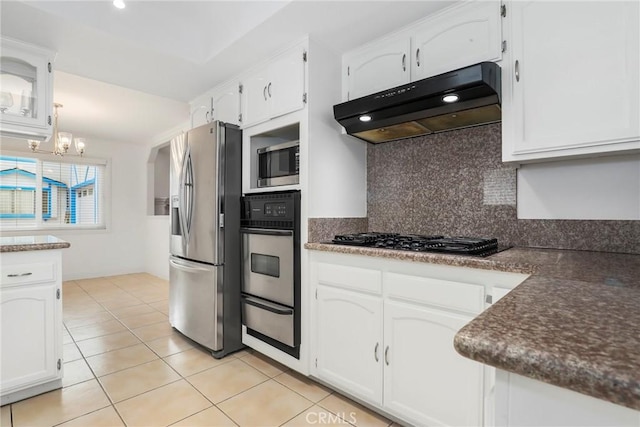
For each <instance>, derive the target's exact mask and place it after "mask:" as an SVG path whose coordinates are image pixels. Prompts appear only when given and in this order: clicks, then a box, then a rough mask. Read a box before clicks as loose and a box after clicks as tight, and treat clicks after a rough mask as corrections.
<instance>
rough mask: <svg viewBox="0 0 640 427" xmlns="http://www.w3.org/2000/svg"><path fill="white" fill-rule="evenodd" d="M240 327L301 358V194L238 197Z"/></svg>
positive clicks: (292, 192) (276, 193)
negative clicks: (240, 259) (240, 265)
mask: <svg viewBox="0 0 640 427" xmlns="http://www.w3.org/2000/svg"><path fill="white" fill-rule="evenodd" d="M240 234H241V237H242V239H241V240H242V323H243V325H245V326H246V327H247V333H248V334H249V335H251V336H254V337H256V338H258V339H260V340H262V341H264V342H266V343H267V344H269V345H271V346H273V347H276V348H277V349H279V350H281V351H284V352H285V353H287V354H290V355H291V356H293V357H295V358H299V357H300V192H299V191H281V192H271V193H260V194H249V195H245V196H244V197H243V198H242V217H241V228H240Z"/></svg>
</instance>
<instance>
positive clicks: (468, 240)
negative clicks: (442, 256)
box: [333, 233, 498, 256]
mask: <svg viewBox="0 0 640 427" xmlns="http://www.w3.org/2000/svg"><path fill="white" fill-rule="evenodd" d="M333 243H335V244H340V245H352V246H369V247H375V248H382V249H395V250H404V251H414V252H441V253H451V254H461V255H475V256H488V255H491V254H494V253H496V252H498V240H497V239H494V238H478V237H444V236H421V235H415V234H408V235H403V234H397V233H358V234H343V235H337V236H335V238H334V239H333Z"/></svg>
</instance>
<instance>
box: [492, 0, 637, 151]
mask: <svg viewBox="0 0 640 427" xmlns="http://www.w3.org/2000/svg"><path fill="white" fill-rule="evenodd" d="M639 23H640V11H639V3H638V2H635V1H634V2H631V1H629V2H606V1H598V2H591V1H585V2H545V1H528V2H512V3H511V4H510V5H509V9H508V13H507V19H506V21H505V25H506V28H505V29H506V36H507V43H508V46H509V48H508V60H505V61H504V63H503V69H502V77H503V80H502V89H503V104H502V110H503V160H504V161H527V160H539V159H546V158H559V157H568V156H585V155H595V154H599V153H607V152H610V153H612V152H622V151H627V150H639V149H640V142H639V139H640V109H639V98H640V87H639V82H640V74H639V69H640V64H639V59H638V58H639V52H640V44H639V40H640V35H639V33H638V26H639Z"/></svg>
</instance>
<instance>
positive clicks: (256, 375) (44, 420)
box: [0, 273, 397, 427]
mask: <svg viewBox="0 0 640 427" xmlns="http://www.w3.org/2000/svg"><path fill="white" fill-rule="evenodd" d="M168 298H169V285H168V283H167V282H166V281H164V280H161V279H159V278H157V277H154V276H151V275H148V274H144V273H141V274H127V275H121V276H112V277H101V278H95V279H84V280H76V281H70V282H65V283H64V285H63V307H64V313H63V319H64V325H65V331H64V334H63V339H64V372H65V376H64V379H63V388H62V389H60V390H55V391H52V392H49V393H45V394H42V395H40V396H35V397H32V398H30V399H25V400H22V401H20V402H16V403H13V404H11V405H5V406H3V407H2V412H1V415H2V418H1V420H0V426H2V427H10V426H13V427H20V426H51V427H53V426H61V427H62V426H64V427H107V426H145V427H147V426H168V425H173V426H193V427H197V426H321V425H335V426H337V425H342V426H350V425H356V426H359V427H368V426H371V427H374V426H389V425H391V421H390V420H387V419H386V418H384V417H382V416H380V415H379V414H376V413H375V412H373V411H370V410H368V409H366V408H364V407H362V406H360V405H358V404H356V403H355V402H352V401H350V400H349V399H347V398H345V397H343V396H340V395H338V394H335V393H333V391H332V390H330V389H328V388H326V387H323V386H321V385H319V384H317V383H316V382H314V381H312V380H310V379H309V378H307V377H305V376H303V375H300V374H298V373H296V372H293V371H291V370H289V369H288V368H287V367H286V366H283V365H281V364H279V363H277V362H275V361H273V360H271V359H269V358H268V357H265V356H263V355H261V354H258V353H254V352H253V351H252V350H250V349H246V350H243V351H239V352H237V353H235V354H233V355H230V356H227V357H225V358H224V359H221V360H217V359H214V358H213V357H211V355H210V353H209V352H207V351H205V350H204V349H203V348H202V347H200V346H198V345H197V344H195V343H194V342H193V341H191V340H189V339H188V338H185V337H184V336H182V335H181V334H180V333H178V332H176V331H175V330H173V329H172V328H171V326H170V325H169V321H168V314H169V306H168ZM396 425H397V424H396ZM394 426H395V425H394Z"/></svg>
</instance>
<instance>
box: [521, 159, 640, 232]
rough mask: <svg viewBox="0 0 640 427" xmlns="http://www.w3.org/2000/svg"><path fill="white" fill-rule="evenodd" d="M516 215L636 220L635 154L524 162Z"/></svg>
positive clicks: (639, 179) (639, 177) (638, 179)
mask: <svg viewBox="0 0 640 427" xmlns="http://www.w3.org/2000/svg"><path fill="white" fill-rule="evenodd" d="M518 218H520V219H584V220H588V219H598V220H640V155H624V156H611V157H599V158H594V159H580V160H567V161H561V162H550V163H539V164H530V165H523V166H522V167H521V168H520V169H519V170H518Z"/></svg>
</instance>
